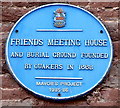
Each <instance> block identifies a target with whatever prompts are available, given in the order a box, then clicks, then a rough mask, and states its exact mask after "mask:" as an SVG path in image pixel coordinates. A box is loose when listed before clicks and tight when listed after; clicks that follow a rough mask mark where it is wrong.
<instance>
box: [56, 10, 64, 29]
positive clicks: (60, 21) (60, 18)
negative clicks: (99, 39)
mask: <svg viewBox="0 0 120 108" xmlns="http://www.w3.org/2000/svg"><path fill="white" fill-rule="evenodd" d="M65 16H66V15H65V12H64V11H63V9H61V8H58V9H57V10H56V11H55V12H54V26H55V27H64V26H65V24H66V22H65Z"/></svg>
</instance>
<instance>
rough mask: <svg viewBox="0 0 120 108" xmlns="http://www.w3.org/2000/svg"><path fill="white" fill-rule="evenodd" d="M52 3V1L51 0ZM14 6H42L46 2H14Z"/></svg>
mask: <svg viewBox="0 0 120 108" xmlns="http://www.w3.org/2000/svg"><path fill="white" fill-rule="evenodd" d="M49 3H50V2H49ZM12 4H13V6H17V7H23V6H24V7H27V8H28V7H33V6H36V7H38V6H41V5H45V4H46V2H12Z"/></svg>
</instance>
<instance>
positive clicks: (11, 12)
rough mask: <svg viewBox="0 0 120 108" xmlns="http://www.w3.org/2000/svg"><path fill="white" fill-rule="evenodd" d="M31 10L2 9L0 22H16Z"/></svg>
mask: <svg viewBox="0 0 120 108" xmlns="http://www.w3.org/2000/svg"><path fill="white" fill-rule="evenodd" d="M30 10H31V9H27V8H26V9H24V8H16V7H15V8H3V9H2V21H3V22H16V21H17V20H18V19H19V18H20V17H21V16H23V15H24V14H25V13H27V12H28V11H30Z"/></svg>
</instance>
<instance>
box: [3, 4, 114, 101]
mask: <svg viewBox="0 0 120 108" xmlns="http://www.w3.org/2000/svg"><path fill="white" fill-rule="evenodd" d="M54 5H63V6H70V7H74V8H77V9H80V10H82V11H84V12H86V13H88V14H89V15H91V16H92V17H93V18H95V19H96V20H97V21H98V22H99V23H100V24H101V26H102V27H103V28H104V30H105V32H106V33H107V36H108V39H109V42H110V48H111V58H110V61H109V63H108V67H107V69H106V71H105V73H104V75H103V76H102V78H101V79H100V80H99V81H98V82H97V83H96V84H95V85H94V86H93V87H91V88H89V89H88V90H86V91H84V92H83V93H81V94H78V95H74V96H68V97H51V96H46V95H42V94H40V93H37V92H35V91H34V90H31V89H29V88H28V87H26V86H25V85H24V84H23V83H22V82H21V81H20V80H19V79H18V78H17V77H16V75H15V74H14V72H13V70H12V67H11V65H10V62H9V58H8V42H9V39H10V36H11V34H12V31H13V30H14V28H15V27H16V25H17V24H18V23H19V22H20V21H21V20H22V19H23V18H24V17H26V16H27V15H28V14H30V13H32V12H34V11H36V10H37V9H41V8H44V7H48V6H54ZM112 59H113V44H112V40H111V38H110V35H109V33H108V31H107V29H106V27H105V26H104V25H103V23H102V22H101V21H100V20H99V19H98V18H97V17H96V16H94V15H93V14H92V13H91V12H89V11H87V10H86V9H83V8H81V7H79V6H76V5H72V4H67V3H52V4H45V5H42V6H39V7H36V8H34V9H32V10H30V11H29V12H27V13H26V14H24V15H23V16H22V17H20V19H19V20H17V22H16V23H15V24H14V26H13V27H12V29H11V30H10V32H9V35H8V38H7V41H6V46H5V60H6V64H7V66H8V69H9V70H10V71H9V72H10V73H11V74H12V75H13V76H14V77H13V78H14V79H15V80H16V81H17V82H18V84H20V85H21V86H22V87H23V88H25V89H26V90H28V91H30V92H32V93H33V94H35V95H37V96H39V97H41V98H47V99H52V100H68V99H74V98H77V97H82V96H83V95H86V94H88V93H89V92H90V91H92V90H93V89H94V88H95V87H97V86H98V85H99V84H100V83H101V82H102V81H103V79H104V77H106V75H107V74H108V73H109V70H110V67H111V65H112Z"/></svg>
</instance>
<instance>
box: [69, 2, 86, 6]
mask: <svg viewBox="0 0 120 108" xmlns="http://www.w3.org/2000/svg"><path fill="white" fill-rule="evenodd" d="M69 4H72V5H76V6H79V7H85V6H87V5H88V2H69Z"/></svg>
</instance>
